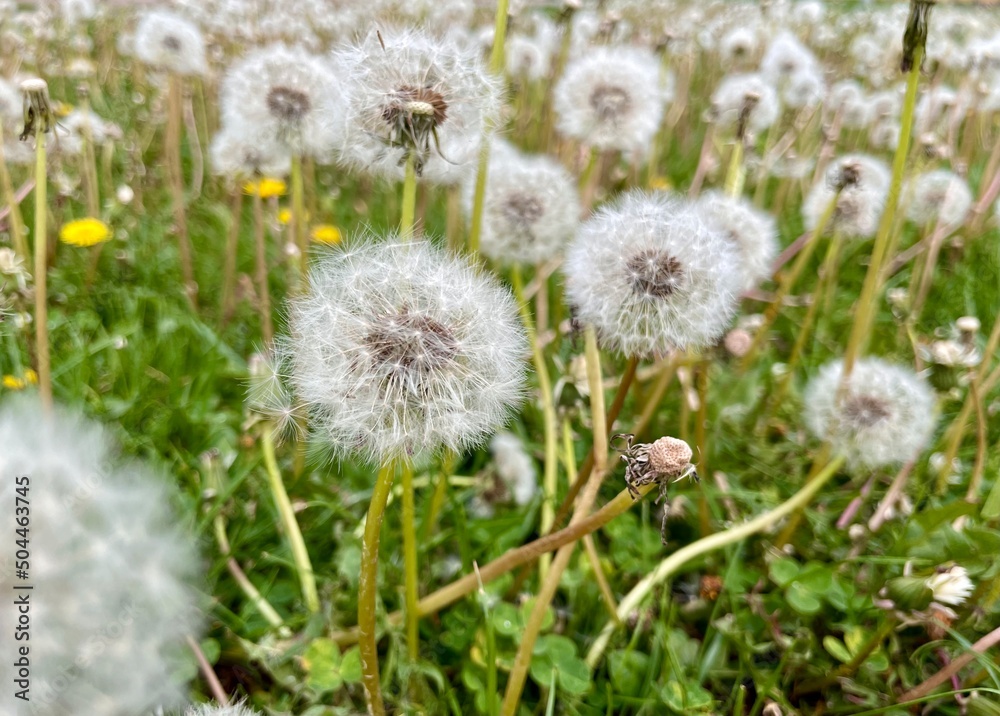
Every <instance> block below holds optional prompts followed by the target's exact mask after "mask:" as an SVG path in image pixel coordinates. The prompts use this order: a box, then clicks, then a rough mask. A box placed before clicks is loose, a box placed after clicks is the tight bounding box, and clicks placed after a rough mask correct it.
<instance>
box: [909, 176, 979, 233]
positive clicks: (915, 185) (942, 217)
mask: <svg viewBox="0 0 1000 716" xmlns="http://www.w3.org/2000/svg"><path fill="white" fill-rule="evenodd" d="M911 192H912V193H911ZM903 196H909V197H910V203H909V204H908V205H907V207H906V218H907V219H909V220H910V221H912V222H914V223H915V224H927V223H930V222H932V221H937V222H939V223H940V225H941V226H946V227H950V228H957V227H959V226H961V225H962V223H963V222H964V221H965V217H966V216H968V214H969V209H971V208H972V191H971V190H970V189H969V185H968V183H967V182H966V181H965V180H964V179H962V177H960V176H958V175H957V174H955V173H954V172H950V171H948V170H947V169H936V170H933V171H929V172H924V173H923V174H920V175H919V176H916V177H914V178H913V179H911V180H910V182H909V185H908V188H904V190H903Z"/></svg>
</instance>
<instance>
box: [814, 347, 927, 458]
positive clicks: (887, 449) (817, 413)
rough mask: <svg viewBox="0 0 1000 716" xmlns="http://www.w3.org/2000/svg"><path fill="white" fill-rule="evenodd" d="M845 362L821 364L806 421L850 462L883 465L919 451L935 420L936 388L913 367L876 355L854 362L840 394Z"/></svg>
mask: <svg viewBox="0 0 1000 716" xmlns="http://www.w3.org/2000/svg"><path fill="white" fill-rule="evenodd" d="M842 375H843V362H842V361H839V360H838V361H834V362H832V363H828V364H827V365H825V366H823V368H822V369H821V370H820V372H819V374H818V375H816V377H815V378H813V380H812V381H810V383H809V386H808V388H807V390H806V395H805V420H806V424H807V425H808V426H809V429H810V430H811V431H812V433H813V434H814V435H815V436H816V437H818V438H820V439H824V440H829V441H830V443H831V444H832V445H833V447H834V450H836V451H837V452H839V453H842V454H843V455H844V456H845V457H847V459H848V462H849V463H851V464H853V465H855V466H861V467H870V468H875V467H881V466H883V465H889V464H892V463H900V462H906V461H908V460H912V459H914V458H916V457H917V456H918V455H919V454H920V452H921V451H923V450H924V449H925V448H926V447H927V444H928V441H929V440H930V438H931V435H932V433H933V432H934V426H935V423H936V417H935V409H934V407H935V406H934V403H935V401H934V393H933V391H932V390H931V388H930V386H928V385H927V383H926V382H925V381H924V380H923V379H921V378H919V377H918V376H917V375H916V374H914V373H913V371H911V370H909V369H907V368H903V367H901V366H896V365H892V364H891V363H886V362H885V361H883V360H880V359H878V358H867V359H864V360H860V361H858V363H857V364H856V365H855V366H854V369H853V371H851V375H850V378H848V380H847V383H846V386H845V387H844V389H843V394H842V395H841V382H842Z"/></svg>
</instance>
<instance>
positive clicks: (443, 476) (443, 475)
mask: <svg viewBox="0 0 1000 716" xmlns="http://www.w3.org/2000/svg"><path fill="white" fill-rule="evenodd" d="M454 469H455V453H454V452H452V451H451V450H448V451H447V452H446V453H445V455H444V458H443V459H442V460H441V472H440V473H438V479H437V483H436V484H435V485H434V494H433V495H431V504H430V507H429V509H428V510H427V516H426V518H425V520H424V526H423V528H422V529H421V536H422V539H423V541H424V542H426V541H427V540H428V539H430V536H431V533H432V532H433V531H434V528H435V527H436V526H437V520H438V515H440V514H441V507H442V506H443V505H444V500H445V497H447V495H448V478H450V477H451V473H452V471H453V470H454Z"/></svg>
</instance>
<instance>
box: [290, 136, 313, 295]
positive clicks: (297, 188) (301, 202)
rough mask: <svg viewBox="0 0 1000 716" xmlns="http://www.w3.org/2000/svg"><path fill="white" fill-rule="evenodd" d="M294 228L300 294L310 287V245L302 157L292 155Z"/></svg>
mask: <svg viewBox="0 0 1000 716" xmlns="http://www.w3.org/2000/svg"><path fill="white" fill-rule="evenodd" d="M292 226H293V227H294V231H295V234H294V236H295V246H296V247H298V249H299V284H298V291H299V293H305V292H306V289H307V288H308V287H309V273H308V267H309V244H308V243H307V242H306V208H305V188H304V187H303V184H302V156H301V155H299V154H294V155H292Z"/></svg>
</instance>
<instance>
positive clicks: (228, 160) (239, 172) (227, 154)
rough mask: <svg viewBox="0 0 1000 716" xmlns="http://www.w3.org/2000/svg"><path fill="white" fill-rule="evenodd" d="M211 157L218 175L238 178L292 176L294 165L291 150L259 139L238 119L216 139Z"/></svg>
mask: <svg viewBox="0 0 1000 716" xmlns="http://www.w3.org/2000/svg"><path fill="white" fill-rule="evenodd" d="M209 157H210V159H211V166H212V172H213V173H214V174H217V175H221V176H228V177H234V178H240V177H245V178H249V177H256V176H267V177H283V176H288V173H289V171H290V170H291V166H292V155H291V154H290V153H289V151H288V147H286V146H284V145H282V144H280V143H279V142H278V141H276V140H275V141H271V140H268V139H265V138H263V137H260V136H256V133H255V132H254V131H253V129H252V128H251V127H250V126H249V125H248V124H246V123H245V122H241V121H235V120H234V121H230V122H229V124H227V125H226V126H225V127H222V129H221V130H219V132H218V133H217V134H216V135H215V136H214V137H212V144H211V146H210V147H209Z"/></svg>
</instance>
